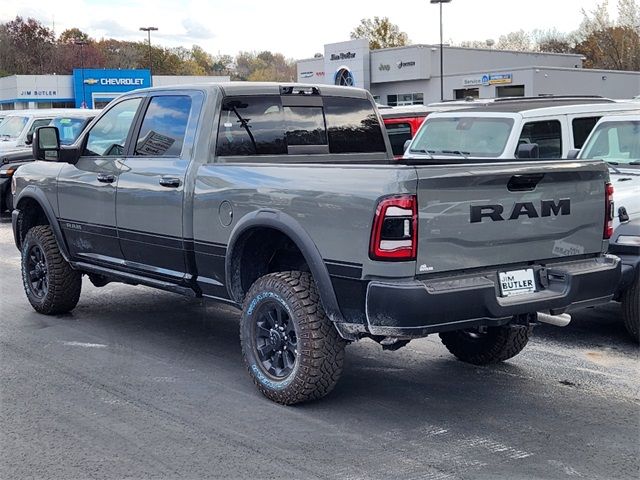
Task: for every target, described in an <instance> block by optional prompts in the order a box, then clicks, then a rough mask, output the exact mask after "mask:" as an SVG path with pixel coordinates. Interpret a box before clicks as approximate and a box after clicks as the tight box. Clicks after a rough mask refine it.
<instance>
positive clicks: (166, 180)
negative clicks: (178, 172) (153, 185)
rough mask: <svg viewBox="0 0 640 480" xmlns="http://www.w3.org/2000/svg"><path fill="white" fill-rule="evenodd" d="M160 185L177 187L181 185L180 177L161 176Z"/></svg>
mask: <svg viewBox="0 0 640 480" xmlns="http://www.w3.org/2000/svg"><path fill="white" fill-rule="evenodd" d="M159 183H160V185H162V186H163V187H168V188H177V187H179V186H180V179H179V178H177V177H160V182H159Z"/></svg>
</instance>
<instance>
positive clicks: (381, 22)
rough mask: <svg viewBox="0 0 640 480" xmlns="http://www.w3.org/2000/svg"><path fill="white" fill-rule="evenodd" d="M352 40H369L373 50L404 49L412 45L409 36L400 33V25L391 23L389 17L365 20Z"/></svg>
mask: <svg viewBox="0 0 640 480" xmlns="http://www.w3.org/2000/svg"><path fill="white" fill-rule="evenodd" d="M351 38H352V39H356V38H365V39H367V40H369V48H370V49H371V50H379V49H381V48H389V47H402V46H404V45H408V44H409V43H410V41H409V37H408V36H407V34H406V33H404V32H402V31H400V27H398V25H396V24H394V23H391V21H390V20H389V18H388V17H383V18H380V17H373V18H372V19H371V18H363V19H362V20H360V25H358V26H357V27H356V28H355V29H354V30H353V31H352V32H351Z"/></svg>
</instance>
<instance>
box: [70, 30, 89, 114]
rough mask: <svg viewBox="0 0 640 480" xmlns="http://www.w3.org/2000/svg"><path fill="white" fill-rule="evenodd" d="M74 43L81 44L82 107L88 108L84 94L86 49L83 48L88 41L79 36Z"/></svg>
mask: <svg viewBox="0 0 640 480" xmlns="http://www.w3.org/2000/svg"><path fill="white" fill-rule="evenodd" d="M73 43H74V44H75V45H80V72H81V75H82V102H81V103H80V108H87V102H86V101H85V94H84V50H83V49H84V46H85V45H86V44H87V42H86V41H84V40H81V39H79V38H78V39H76V40H74V41H73Z"/></svg>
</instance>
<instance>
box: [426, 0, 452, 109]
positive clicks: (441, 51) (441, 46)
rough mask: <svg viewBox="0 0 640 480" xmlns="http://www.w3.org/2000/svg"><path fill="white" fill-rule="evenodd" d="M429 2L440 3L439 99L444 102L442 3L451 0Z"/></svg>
mask: <svg viewBox="0 0 640 480" xmlns="http://www.w3.org/2000/svg"><path fill="white" fill-rule="evenodd" d="M430 3H439V4H440V101H441V102H444V40H443V38H442V4H443V3H451V0H430Z"/></svg>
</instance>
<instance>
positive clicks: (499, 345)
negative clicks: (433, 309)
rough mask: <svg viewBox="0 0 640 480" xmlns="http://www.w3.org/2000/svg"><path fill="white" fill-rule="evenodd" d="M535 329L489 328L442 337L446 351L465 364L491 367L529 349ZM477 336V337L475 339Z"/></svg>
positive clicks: (515, 327)
mask: <svg viewBox="0 0 640 480" xmlns="http://www.w3.org/2000/svg"><path fill="white" fill-rule="evenodd" d="M532 331H533V327H531V326H524V325H505V326H502V327H488V328H487V331H486V332H484V333H479V334H475V333H474V332H471V331H468V330H456V331H453V332H442V333H440V340H442V343H443V344H444V346H445V347H447V350H449V352H451V353H452V354H453V355H455V356H456V358H458V360H461V361H463V362H466V363H471V364H473V365H488V364H491V363H499V362H504V361H505V360H508V359H509V358H512V357H515V356H516V355H517V354H519V353H520V352H521V351H522V349H523V348H524V347H525V346H526V345H527V342H528V341H529V336H530V335H531V332H532ZM474 335H475V336H474Z"/></svg>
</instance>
